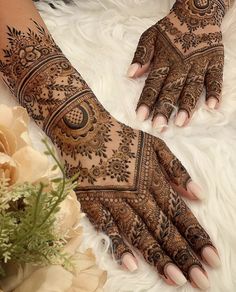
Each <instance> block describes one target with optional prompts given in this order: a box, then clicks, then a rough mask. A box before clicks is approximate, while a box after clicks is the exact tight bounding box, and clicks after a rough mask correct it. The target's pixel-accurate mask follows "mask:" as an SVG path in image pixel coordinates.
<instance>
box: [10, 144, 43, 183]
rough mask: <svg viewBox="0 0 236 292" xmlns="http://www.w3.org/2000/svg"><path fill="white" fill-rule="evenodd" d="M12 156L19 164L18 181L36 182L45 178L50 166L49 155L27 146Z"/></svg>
mask: <svg viewBox="0 0 236 292" xmlns="http://www.w3.org/2000/svg"><path fill="white" fill-rule="evenodd" d="M12 158H13V159H14V160H15V161H16V162H17V164H18V170H19V177H18V180H17V182H18V183H20V182H25V181H28V182H35V181H37V180H39V179H41V178H43V177H44V176H45V175H46V174H47V172H48V168H49V162H48V159H47V156H45V155H43V154H41V153H40V152H38V151H36V150H34V149H33V148H32V147H30V146H25V147H23V148H21V149H19V150H18V151H17V152H15V153H14V154H13V156H12Z"/></svg>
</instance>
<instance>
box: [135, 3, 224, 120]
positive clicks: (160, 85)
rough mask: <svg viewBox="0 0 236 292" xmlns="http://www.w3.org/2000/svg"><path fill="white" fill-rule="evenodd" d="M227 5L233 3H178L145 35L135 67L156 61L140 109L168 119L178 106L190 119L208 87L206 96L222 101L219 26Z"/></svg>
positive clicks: (222, 50)
mask: <svg viewBox="0 0 236 292" xmlns="http://www.w3.org/2000/svg"><path fill="white" fill-rule="evenodd" d="M228 7H229V1H223V0H177V1H176V2H175V4H174V6H173V8H172V9H171V11H170V13H169V15H167V16H166V17H165V18H163V19H162V20H160V21H159V22H158V23H157V24H155V25H153V26H152V27H151V28H149V29H148V30H147V31H145V32H144V33H143V34H142V36H141V38H140V41H139V44H138V48H137V50H136V53H135V55H134V59H133V62H132V63H139V64H141V65H144V64H145V63H148V62H150V61H152V69H151V71H150V74H149V76H148V78H147V80H146V83H145V86H144V89H143V92H142V94H141V96H140V99H139V102H138V105H137V108H138V107H139V106H140V105H142V104H145V105H147V106H148V107H149V108H150V111H151V112H152V114H153V117H155V116H156V115H158V114H160V115H164V116H165V117H166V119H167V120H168V119H169V117H170V115H171V113H172V111H173V109H174V107H176V106H178V107H179V110H181V109H182V110H185V111H186V112H187V113H188V115H189V116H191V115H192V113H193V110H194V109H195V107H196V104H197V101H198V99H199V97H200V95H201V93H202V91H203V87H204V85H205V86H206V91H207V95H206V98H207V99H208V98H210V97H214V98H216V99H217V100H218V101H220V99H221V89H222V82H223V65H224V48H223V44H222V33H221V29H220V25H221V23H222V20H223V17H224V15H225V13H226V10H227V8H228ZM150 56H153V57H150ZM213 64H214V65H213ZM212 66H214V69H213V68H212ZM213 70H214V74H213Z"/></svg>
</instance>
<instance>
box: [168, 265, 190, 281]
mask: <svg viewBox="0 0 236 292" xmlns="http://www.w3.org/2000/svg"><path fill="white" fill-rule="evenodd" d="M165 275H166V276H167V277H168V278H169V279H170V280H172V281H173V282H175V283H176V284H177V285H178V286H183V285H184V284H186V282H187V279H186V278H185V277H184V275H183V273H182V272H181V271H180V269H179V268H178V267H176V266H175V265H172V264H169V265H167V267H166V269H165Z"/></svg>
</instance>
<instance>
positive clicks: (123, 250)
mask: <svg viewBox="0 0 236 292" xmlns="http://www.w3.org/2000/svg"><path fill="white" fill-rule="evenodd" d="M81 207H82V209H84V210H86V215H87V216H88V219H89V220H90V222H91V223H92V224H93V225H94V227H95V228H96V229H97V230H98V231H102V232H104V233H106V234H107V236H108V237H109V238H110V240H111V248H110V251H111V253H112V254H113V255H114V257H115V259H116V261H117V262H118V263H119V264H123V265H125V267H126V268H127V269H128V270H129V271H131V272H133V271H135V270H137V268H138V266H137V261H136V259H135V257H134V255H133V253H132V251H131V250H130V248H129V247H128V246H127V245H126V244H125V243H124V241H123V239H122V236H121V235H120V231H119V229H118V227H117V225H116V224H115V222H114V220H113V217H112V215H111V213H110V212H109V211H108V210H107V209H105V208H104V207H103V206H102V205H101V204H100V203H99V202H94V203H93V202H81Z"/></svg>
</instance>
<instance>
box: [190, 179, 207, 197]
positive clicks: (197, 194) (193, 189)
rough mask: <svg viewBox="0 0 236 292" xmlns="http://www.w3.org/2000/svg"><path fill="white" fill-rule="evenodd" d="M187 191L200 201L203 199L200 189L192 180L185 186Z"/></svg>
mask: <svg viewBox="0 0 236 292" xmlns="http://www.w3.org/2000/svg"><path fill="white" fill-rule="evenodd" d="M187 191H188V192H190V193H191V194H193V195H194V196H195V197H196V198H197V199H199V200H201V201H202V200H204V199H205V196H204V194H203V191H202V189H201V188H200V187H199V185H197V184H196V183H195V182H193V181H192V180H191V181H190V182H189V183H188V184H187Z"/></svg>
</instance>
